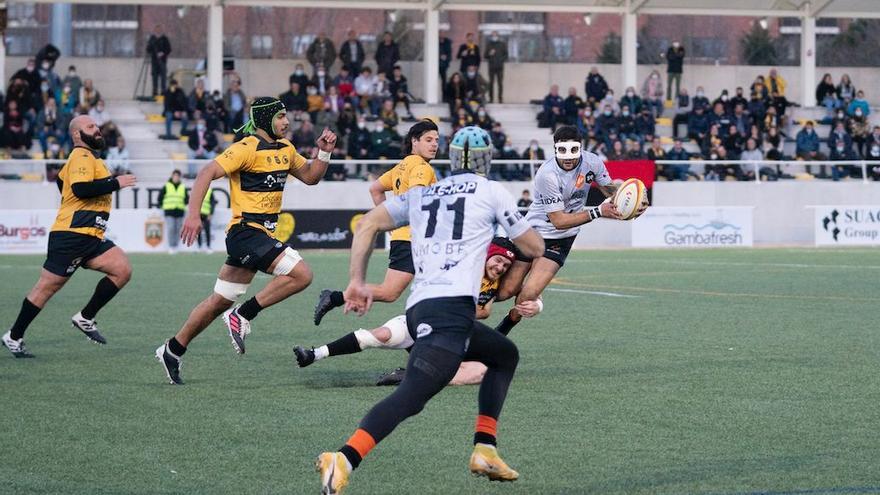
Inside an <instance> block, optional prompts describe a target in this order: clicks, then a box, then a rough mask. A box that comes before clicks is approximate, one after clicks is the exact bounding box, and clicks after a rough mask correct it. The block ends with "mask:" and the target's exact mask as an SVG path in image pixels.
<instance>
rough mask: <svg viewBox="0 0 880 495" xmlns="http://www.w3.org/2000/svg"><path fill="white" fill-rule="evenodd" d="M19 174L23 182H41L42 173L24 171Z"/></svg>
mask: <svg viewBox="0 0 880 495" xmlns="http://www.w3.org/2000/svg"><path fill="white" fill-rule="evenodd" d="M20 175H21V180H22V181H24V182H43V174H38V173H34V172H26V173H23V174H20Z"/></svg>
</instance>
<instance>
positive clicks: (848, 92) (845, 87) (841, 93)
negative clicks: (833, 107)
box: [836, 74, 856, 105]
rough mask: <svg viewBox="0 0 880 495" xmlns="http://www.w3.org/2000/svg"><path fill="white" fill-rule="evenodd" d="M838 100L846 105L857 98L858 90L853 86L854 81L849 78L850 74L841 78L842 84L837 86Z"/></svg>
mask: <svg viewBox="0 0 880 495" xmlns="http://www.w3.org/2000/svg"><path fill="white" fill-rule="evenodd" d="M836 94H837V99H838V100H840V101H841V102H842V103H843V104H844V105H846V104H848V103H849V102H850V101H852V100H853V98H855V97H856V88H855V86H853V83H852V81H851V80H850V78H849V74H844V75H842V76H840V82H839V83H838V84H837V88H836Z"/></svg>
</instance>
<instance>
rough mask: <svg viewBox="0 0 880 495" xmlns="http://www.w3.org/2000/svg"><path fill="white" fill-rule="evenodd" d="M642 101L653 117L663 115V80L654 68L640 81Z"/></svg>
mask: <svg viewBox="0 0 880 495" xmlns="http://www.w3.org/2000/svg"><path fill="white" fill-rule="evenodd" d="M642 103H643V104H644V106H645V107H647V108H649V109H650V110H651V112H652V113H653V114H654V117H659V116H661V115H663V81H662V80H661V79H660V73H659V72H657V71H656V70H653V71H651V74H650V75H649V76H648V78H647V79H645V82H644V83H642Z"/></svg>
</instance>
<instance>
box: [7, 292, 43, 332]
mask: <svg viewBox="0 0 880 495" xmlns="http://www.w3.org/2000/svg"><path fill="white" fill-rule="evenodd" d="M40 309H42V308H38V307H36V306H34V303H32V302H31V301H30V300H29V299H28V298H24V301H22V303H21V311H19V312H18V318H16V319H15V323H13V324H12V328H11V329H10V330H9V336H10V337H11V338H12V340H19V339H21V338H22V337H24V331H25V330H27V327H28V325H30V324H31V322H32V321H34V318H36V317H37V315H38V314H39V313H40Z"/></svg>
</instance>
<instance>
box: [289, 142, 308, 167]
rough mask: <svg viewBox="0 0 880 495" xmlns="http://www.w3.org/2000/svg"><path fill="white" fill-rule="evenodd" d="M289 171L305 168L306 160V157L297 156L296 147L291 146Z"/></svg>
mask: <svg viewBox="0 0 880 495" xmlns="http://www.w3.org/2000/svg"><path fill="white" fill-rule="evenodd" d="M290 150H291V151H290V171H291V172H293V171H294V170H298V169H301V168H303V167H305V166H306V163H308V160H307V159H306V157H304V156H302V155H300V154H299V151H297V150H296V147H295V146H293V145H292V144H291V145H290Z"/></svg>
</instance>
